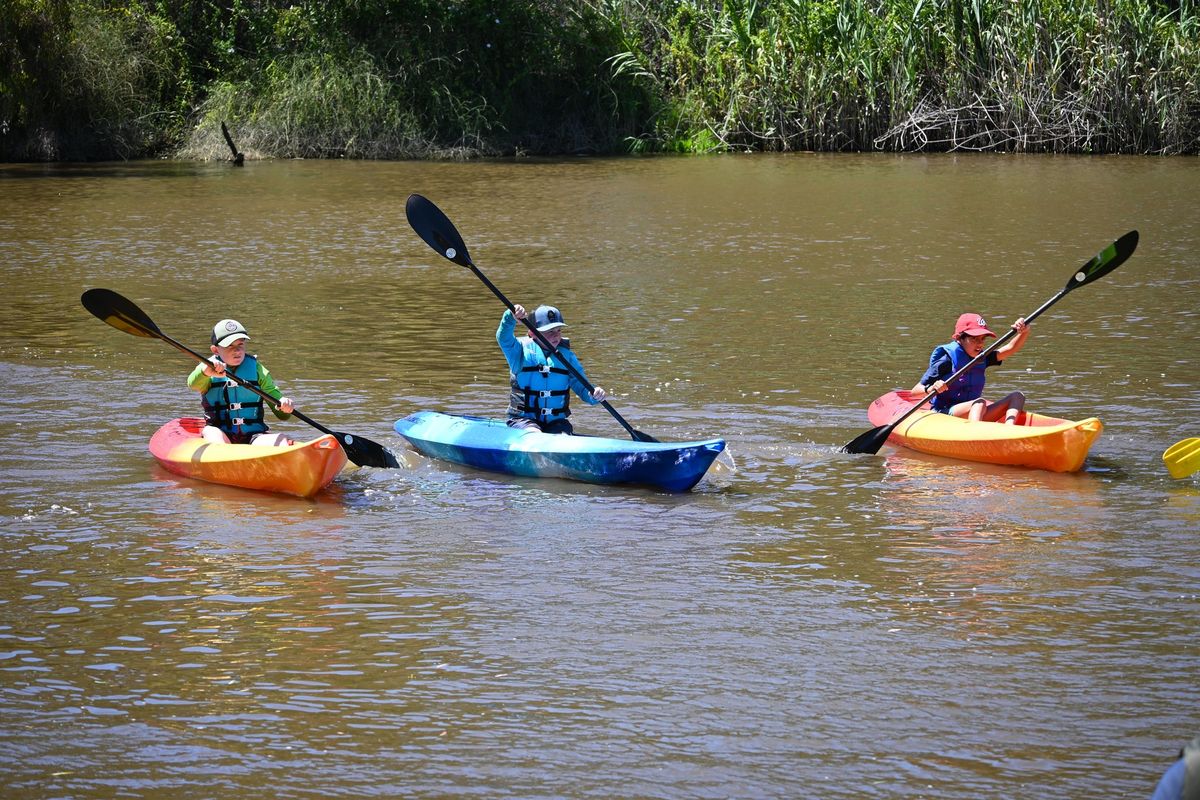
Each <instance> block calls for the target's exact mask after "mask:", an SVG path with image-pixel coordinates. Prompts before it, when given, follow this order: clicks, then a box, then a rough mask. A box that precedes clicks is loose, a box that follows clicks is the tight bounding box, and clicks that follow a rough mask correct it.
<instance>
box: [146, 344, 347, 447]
mask: <svg viewBox="0 0 1200 800" xmlns="http://www.w3.org/2000/svg"><path fill="white" fill-rule="evenodd" d="M152 333H153V334H154V335H155V336H157V337H158V338H159V339H162V340H163V341H164V342H166V343H167V344H169V345H171V346H172V347H174V348H175V349H176V350H179V351H181V352H184V353H187V354H188V355H190V356H191V357H192V358H194V359H196V360H197V361H199V362H200V363H201V364H209V363H212V362H211V361H210V360H209V359H207V358H205V357H204V356H202V355H200V354H199V353H197V352H196V351H195V350H193V349H192V348H190V347H188V346H187V345H186V344H183V343H182V342H177V341H175V340H174V339H172V338H171V337H170V336H168V335H167V334H165V333H163V332H162V331H152ZM224 377H225V378H226V379H227V380H231V381H233V382H234V383H236V384H237V385H238V386H241V387H242V388H244V389H249V390H250V391H252V392H254V393H255V394H256V395H258V396H259V397H261V398H262V399H263V401H264V402H266V403H267V404H268V405H269V406H271V408H278V407H279V401H278V400H276V399H275V398H274V397H271V395H269V394H267V393H266V392H264V391H263V390H262V389H260V388H258V387H257V386H255V385H253V384H250V383H246V382H245V381H244V380H242V379H241V378H239V377H238V376H236V375H234V374H233V373H232V372H226V373H225V376H224ZM292 415H293V416H295V417H296V418H297V419H299V420H302V421H304V422H307V423H308V424H309V425H311V426H313V427H314V428H316V429H317V430H319V431H321V433H328V434H329V435H330V436H334V437H336V438H338V439H340V438H342V437H343V436H346V435H347V434H338V433H336V432H334V431H331V430H330V429H329V428H326V427H325V426H324V425H322V424H321V423H319V422H317V421H316V420H314V419H310V418H309V417H308V416H307V415H306V414H304V413H302V412H300V411H297V410H296V409H294V408H293V409H292Z"/></svg>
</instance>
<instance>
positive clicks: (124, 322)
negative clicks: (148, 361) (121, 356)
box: [79, 289, 163, 339]
mask: <svg viewBox="0 0 1200 800" xmlns="http://www.w3.org/2000/svg"><path fill="white" fill-rule="evenodd" d="M79 299H80V301H81V302H82V303H83V307H84V308H86V309H87V310H88V311H90V312H91V313H92V316H94V317H96V318H97V319H99V320H100V321H102V322H104V323H105V324H106V325H111V326H112V327H114V328H116V329H117V330H119V331H124V332H125V333H131V334H133V335H134V336H145V337H146V338H147V339H161V338H163V332H162V331H160V330H159V329H158V326H157V325H155V324H154V320H152V319H150V317H148V316H146V312H144V311H142V310H141V309H140V308H138V307H137V306H136V305H134V304H133V303H131V302H130V301H129V300H126V299H125V298H124V297H122V296H121V295H119V294H117V293H116V292H114V291H112V290H111V289H88V290H87V291H86V292H84V293H83V296H82V297H80V298H79Z"/></svg>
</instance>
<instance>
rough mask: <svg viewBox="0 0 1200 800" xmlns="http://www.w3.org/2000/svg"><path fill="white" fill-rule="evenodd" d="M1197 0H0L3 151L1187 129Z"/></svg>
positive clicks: (1190, 143)
mask: <svg viewBox="0 0 1200 800" xmlns="http://www.w3.org/2000/svg"><path fill="white" fill-rule="evenodd" d="M1198 2H1200V0H1091V1H1090V2H1086V3H1084V2H1080V0H987V1H986V2H985V0H889V1H888V2H884V0H568V2H555V1H554V0H406V2H404V3H400V2H396V0H326V2H322V3H304V4H296V3H294V2H292V0H242V1H241V2H238V3H235V4H233V5H229V4H227V3H218V2H216V0H198V2H195V3H174V2H170V3H154V4H148V3H146V2H144V0H9V2H6V3H3V4H0V31H3V32H4V33H5V35H4V36H0V158H4V159H13V160H21V159H32V160H39V159H41V160H57V159H95V158H113V157H116V158H133V157H140V156H147V155H158V154H163V153H172V154H176V155H182V156H184V157H188V158H226V157H228V156H229V151H228V148H227V146H226V145H225V144H224V141H223V139H222V138H221V136H220V131H219V122H221V121H227V122H229V124H230V125H231V127H233V128H234V129H236V130H237V131H238V140H239V145H240V146H242V148H243V150H244V152H246V153H247V154H248V155H249V156H250V157H305V158H309V157H316V158H429V157H435V158H447V157H449V158H463V157H472V156H480V155H501V154H509V155H513V154H515V155H522V154H563V153H600V152H617V151H633V152H648V151H678V152H711V151H734V150H772V151H792V150H821V151H842V150H856V151H861V150H887V151H907V150H935V151H963V150H988V151H1005V152H1053V153H1141V154H1163V155H1168V154H1196V153H1200V13H1198V10H1197V3H1198Z"/></svg>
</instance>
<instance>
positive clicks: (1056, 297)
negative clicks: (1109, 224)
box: [890, 285, 1075, 429]
mask: <svg viewBox="0 0 1200 800" xmlns="http://www.w3.org/2000/svg"><path fill="white" fill-rule="evenodd" d="M1074 288H1075V286H1073V285H1072V286H1067V287H1066V288H1065V289H1062V290H1061V291H1060V292H1059V293H1058V294H1056V295H1054V297H1051V298H1050V299H1049V300H1047V301H1046V302H1044V303H1042V306H1041V308H1039V309H1038V310H1037V311H1034V312H1033V313H1032V314H1030V315H1029V316H1028V317H1025V323H1026V324H1029V323H1031V322H1033V321H1034V320H1035V319H1037V318H1038V317H1039V316H1041V315H1042V312H1043V311H1045V310H1046V309H1048V308H1049V307H1050V306H1052V305H1054V304H1055V303H1057V302H1058V301H1059V300H1061V299H1062V298H1063V297H1064V296H1065V295H1066V294H1067V293H1068V292H1070V291H1071V290H1072V289H1074ZM1016 335H1017V330H1016V328H1009V329H1008V332H1007V333H1005V334H1004V335H1003V336H1001V337H1000V338H998V339H997V340H996V341H994V342H992V343H991V344H990V345H988V346H987V347H985V348H984V349H983V351H982V352H980V354H979V355H977V356H975V357H974V358H972V359H971V360H970V361H968V362H967V363H966V364H963V365H962V366H961V367H959V368H958V369H957V370H955V372H954V374H953V375H951V376H950V377H949V378H946V379H945V381H943V382H944V383H945V384H946V385H949V384H950V383H952V382H953V381H954V379H955V378H957V377H959V376H960V375H962V374H963V373H964V372H966V371H967V370H969V369H970V368H971V367H973V366H975V365H976V364H978V363H979V361H980V359H984V358H987V355H988V353H990V352H992V351H993V350H995V349H996V348H997V347H1000V346H1001V345H1003V344H1004V343H1005V342H1007V341H1008V340H1009V339H1012V338H1013V337H1014V336H1016ZM935 394H937V392H936V391H935V390H933V389H930V390H929V392H928V393H927V394H926V395H925V396H924V397H922V398H921V402H919V403H917V404H916V405H915V406H913V407H912V408H910V409H909V410H908V411H905V412H904V413H903V414H901V415H900V416H899V417H897V418H896V421H895V422H892V423H891V424H890V428H891V429H894V428H895V427H896V426H897V425H899V424H900V423H901V422H903V421H904V420H906V419H908V417H909V416H911V415H912V414H913V412H915V411H916V410H917V409H919V408H920V407H921V406H923V405H925V404H926V403H928V402H929V400H930V398H932V397H933V396H934V395H935Z"/></svg>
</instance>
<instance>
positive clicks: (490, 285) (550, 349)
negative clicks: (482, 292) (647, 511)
mask: <svg viewBox="0 0 1200 800" xmlns="http://www.w3.org/2000/svg"><path fill="white" fill-rule="evenodd" d="M468 267H469V268H470V270H471V271H472V272H474V273H475V276H476V277H477V278H479V280H481V281H483V285H484V286H486V287H488V288H489V289H491V290H492V294H494V295H496V297H498V298H500V302H502V303H504V305H505V307H506V308H508V310H509V311H512V312H513V314H514V315H516V310H515V309H516V306H514V305H513V304H512V302H511V301H509V299H508V298H507V297H505V296H504V292H502V291H500V289H499V288H497V287H496V284H494V283H492V282H491V281H490V280H489V279H488V276H487V275H484V274H483V272H482V271H481V270H480V269H479V267H477V266H475V264H474V263H473V262H472V263H470V264H468ZM521 322H524V323H525V327H526V328H528V329H529V332H530V333H532V334H533V336H534V338H535V339H537V340H538V342H539V343H540V344H541V345H542V347H543V348H545V350H546V351H547V352H549V353H551V354H553V355H556V356H558V360H559V361H561V362H562V363H563V366H564V367H566V368H567V371H568V372H570V373H571V374H572V375H574V376H575V379H576V380H578V381H579V382H580V383H581V384H583V388H585V389H587V390H588V392H594V391H595V389H596V387H594V386H592V384H591V383H589V382H588V379H587V378H585V377H584V376H583V374H582V373H580V372H579V370H577V369H575V368H574V367H573V366H571V362H570V361H569V360H567V359H566V358H563V356H561V355H560V354H559V352H558V348H557V347H555V346H554V345H552V344H550V342H548V341H546V337H545V336H543V335H542V332H541V331H539V330H538V329H537V328H536V327H534V326H533V323H531V322H530V321H529V317H528V315H527V316H526V317H525V318H523V319H522V320H521ZM600 405H602V406H604V408H605V410H607V411H608V413H610V414H612V415H613V419H615V420H616V421H617V422H619V423H621V427H623V428H624V429H625V430H627V431H628V432H629V435H630V436H632V437H633V438H634V439H637V438H638V437H639V434H640V435H641V436H646V434H643V433H640V432H639V431H635V430H634V429H633V426H632V425H630V424H629V423H628V422H626V421H625V418H624V417H622V416H621V415H620V414H619V413H617V410H616V409H615V408H613V407H612V406H611V405H609V402H608V401H607V400H601V401H600Z"/></svg>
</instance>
